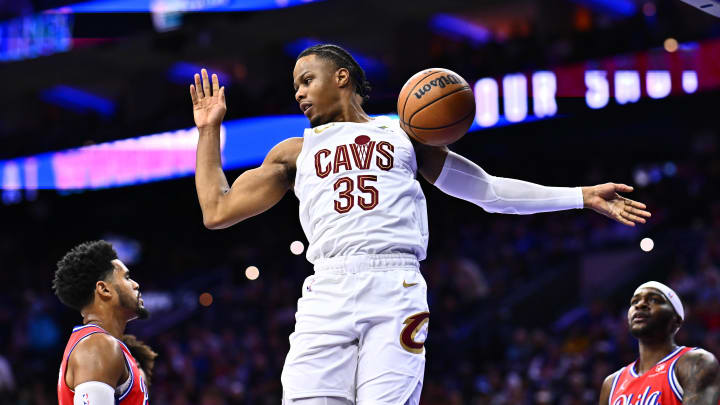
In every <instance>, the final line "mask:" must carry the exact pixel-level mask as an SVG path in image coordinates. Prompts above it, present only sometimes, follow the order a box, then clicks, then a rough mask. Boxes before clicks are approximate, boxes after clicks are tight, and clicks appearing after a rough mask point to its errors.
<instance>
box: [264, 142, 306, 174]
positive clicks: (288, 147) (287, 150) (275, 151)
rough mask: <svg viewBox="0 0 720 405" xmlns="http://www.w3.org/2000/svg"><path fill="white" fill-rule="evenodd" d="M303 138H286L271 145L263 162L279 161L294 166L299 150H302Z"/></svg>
mask: <svg viewBox="0 0 720 405" xmlns="http://www.w3.org/2000/svg"><path fill="white" fill-rule="evenodd" d="M302 145H303V138H300V137H293V138H288V139H286V140H284V141H282V142H280V143H278V144H277V145H275V146H273V148H272V149H270V152H268V154H267V157H266V158H265V162H272V163H281V164H284V165H292V166H293V167H294V166H295V161H296V160H297V157H298V155H300V151H301V150H302Z"/></svg>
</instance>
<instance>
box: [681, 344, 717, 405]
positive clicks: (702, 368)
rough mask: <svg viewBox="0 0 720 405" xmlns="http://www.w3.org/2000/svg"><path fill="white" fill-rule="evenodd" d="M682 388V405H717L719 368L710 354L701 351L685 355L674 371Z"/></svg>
mask: <svg viewBox="0 0 720 405" xmlns="http://www.w3.org/2000/svg"><path fill="white" fill-rule="evenodd" d="M675 372H676V375H677V378H678V382H679V383H680V386H681V387H682V388H683V401H682V403H683V405H717V404H718V399H719V398H720V367H719V366H718V361H717V359H716V358H715V356H713V355H712V354H711V353H710V352H707V351H705V350H702V349H697V350H693V351H691V352H688V353H686V354H685V355H683V356H682V357H680V360H678V362H677V367H676V369H675Z"/></svg>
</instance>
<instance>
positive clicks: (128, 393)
mask: <svg viewBox="0 0 720 405" xmlns="http://www.w3.org/2000/svg"><path fill="white" fill-rule="evenodd" d="M95 333H106V334H108V335H109V333H107V332H106V331H105V329H103V328H101V327H99V326H95V325H85V326H77V327H75V328H73V332H72V334H71V335H70V339H69V340H68V343H67V346H65V353H64V354H63V360H62V363H61V364H60V376H59V378H58V385H57V394H58V404H59V405H73V399H74V398H75V391H73V390H71V389H70V387H68V386H67V384H66V383H65V371H66V370H67V364H68V359H69V358H70V353H72V351H73V349H75V346H77V344H78V343H80V341H82V340H83V339H85V338H86V337H88V336H90V335H92V334H95ZM116 340H117V339H116ZM117 342H118V344H119V345H120V348H121V349H122V351H123V355H124V356H125V364H126V365H127V367H128V372H129V374H130V378H129V380H128V381H127V382H126V383H124V384H122V385H121V387H118V388H119V389H116V392H115V403H116V404H118V405H147V404H148V390H147V388H146V387H145V381H143V379H142V377H141V376H140V372H139V370H138V366H137V363H136V362H135V358H134V357H133V356H132V354H130V350H129V349H128V348H127V346H125V344H124V343H123V342H121V341H119V340H117Z"/></svg>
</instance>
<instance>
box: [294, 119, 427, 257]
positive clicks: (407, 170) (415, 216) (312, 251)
mask: <svg viewBox="0 0 720 405" xmlns="http://www.w3.org/2000/svg"><path fill="white" fill-rule="evenodd" d="M303 138H304V140H303V146H302V151H301V152H300V155H299V156H298V158H297V172H296V177H295V195H296V196H297V197H298V199H299V200H300V223H301V224H302V227H303V230H304V231H305V235H306V237H307V239H308V241H309V243H310V246H309V247H308V250H307V259H308V260H309V261H310V262H312V263H314V262H315V260H317V259H320V258H329V257H337V256H352V255H364V254H384V253H410V254H414V255H415V256H416V257H417V258H418V260H422V259H424V258H425V252H426V250H427V241H428V228H427V208H426V204H425V196H424V195H423V192H422V189H421V188H420V183H418V181H417V180H416V179H415V174H416V172H417V162H416V159H415V150H414V149H413V146H412V143H411V142H410V139H409V138H408V136H407V134H405V132H404V131H403V130H402V129H400V125H399V124H398V123H397V121H395V120H393V119H390V118H389V117H377V118H375V119H373V120H370V121H369V122H364V123H357V122H331V123H329V124H325V125H321V126H318V127H315V128H311V129H306V130H305V133H304V135H303Z"/></svg>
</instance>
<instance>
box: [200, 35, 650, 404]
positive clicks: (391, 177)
mask: <svg viewBox="0 0 720 405" xmlns="http://www.w3.org/2000/svg"><path fill="white" fill-rule="evenodd" d="M201 73H202V76H201V75H195V84H194V85H191V86H190V96H191V98H192V102H193V115H194V119H195V124H196V125H197V127H198V131H199V135H200V136H199V140H198V148H197V162H196V175H195V185H196V189H197V194H198V199H199V201H200V207H201V209H202V214H203V221H204V223H205V226H206V227H208V228H211V229H219V228H226V227H228V226H231V225H233V224H235V223H238V222H240V221H242V220H244V219H246V218H249V217H252V216H254V215H257V214H260V213H261V212H264V211H266V210H268V209H269V208H271V207H272V206H273V205H275V204H276V203H277V202H278V201H280V199H281V198H282V197H283V196H284V195H285V193H286V192H287V191H288V190H291V189H292V190H293V191H294V193H295V195H296V196H297V198H298V200H299V203H300V223H301V225H302V227H303V230H304V231H305V235H306V236H307V239H308V241H309V246H308V249H307V258H308V260H309V261H310V262H312V263H313V265H314V268H315V274H314V275H312V276H310V277H308V278H307V279H306V281H305V285H304V286H303V289H302V297H301V298H300V300H299V301H298V311H297V314H296V324H295V332H293V334H292V335H291V336H290V352H289V353H288V355H287V358H286V361H285V366H284V367H283V372H282V376H281V380H282V385H283V403H285V404H294V405H345V404H358V405H365V404H373V405H380V404H388V405H389V404H395V405H397V404H409V405H417V404H418V403H419V400H420V393H421V388H422V382H423V376H424V368H425V350H424V342H425V338H426V337H427V333H428V324H429V316H430V313H429V310H428V305H427V298H426V295H427V294H426V288H427V285H426V283H425V280H424V278H423V277H422V275H421V274H420V271H419V261H420V260H423V259H424V258H425V252H426V249H427V242H428V229H427V212H426V211H427V210H426V204H425V196H424V195H423V192H422V189H421V187H420V184H419V183H418V181H417V180H416V178H417V173H418V172H419V173H420V174H421V175H422V176H423V177H425V179H426V180H428V181H429V182H430V183H432V184H434V185H435V186H436V187H438V188H439V189H440V190H442V191H443V192H445V193H447V194H449V195H452V196H455V197H458V198H462V199H464V200H466V201H470V202H472V203H474V204H477V205H479V206H480V207H482V208H483V209H485V210H486V211H489V212H503V213H514V214H532V213H536V212H547V211H558V210H566V209H575V208H592V209H593V210H595V211H598V212H600V213H602V214H604V215H606V216H608V217H610V218H613V219H615V220H617V221H619V222H621V223H623V224H626V225H630V226H634V225H635V223H644V222H645V218H646V217H648V216H650V213H649V212H647V211H645V206H644V205H643V204H641V203H638V202H635V201H632V200H629V199H626V198H624V197H621V196H620V195H619V194H618V192H629V191H632V188H631V187H629V186H626V185H621V184H612V183H608V184H603V185H599V186H594V187H583V188H581V187H575V188H570V187H545V186H540V185H537V184H532V183H528V182H524V181H519V180H514V179H506V178H502V177H495V176H491V175H489V174H488V173H486V172H485V171H484V170H482V169H481V168H480V167H479V166H477V165H476V164H474V163H473V162H471V161H469V160H467V159H465V158H463V157H462V156H460V155H458V154H456V153H454V152H452V151H450V150H448V148H446V147H429V146H425V145H421V144H418V143H414V142H413V141H412V140H411V139H410V138H409V137H408V135H407V134H406V133H405V132H404V131H403V130H402V129H401V128H400V126H399V124H398V122H397V120H393V119H391V118H389V117H375V118H372V117H370V116H368V114H366V113H365V111H364V110H363V108H362V104H363V102H364V101H365V100H366V99H367V98H368V92H369V90H370V88H369V85H368V82H367V80H366V79H365V72H364V71H363V69H362V68H361V67H360V66H359V65H358V63H357V62H356V61H355V60H354V59H353V57H352V56H351V55H350V54H349V53H348V52H347V51H345V50H344V49H342V48H340V47H338V46H335V45H318V46H313V47H310V48H308V49H306V50H305V51H303V52H302V53H301V54H300V55H299V56H298V59H297V62H296V64H295V69H294V71H293V82H294V88H295V99H296V101H297V102H298V106H299V107H300V109H301V111H302V112H303V114H305V116H306V117H307V118H308V120H309V121H310V127H311V128H309V129H305V131H304V133H303V134H302V135H303V136H302V137H292V138H288V139H287V140H285V141H283V142H280V143H279V144H277V145H276V146H275V147H273V148H272V150H270V152H269V153H268V154H267V156H266V157H265V160H264V161H263V163H262V164H261V165H260V167H258V168H255V169H252V170H248V171H246V172H244V173H243V174H242V175H240V177H238V178H237V179H236V180H235V182H234V183H233V184H232V187H231V186H230V185H229V184H228V182H227V179H226V177H225V175H224V173H223V171H222V165H221V155H220V126H221V123H222V119H223V117H224V115H225V111H226V106H225V90H224V88H221V87H220V85H219V83H218V79H217V76H216V75H213V76H212V78H210V77H208V74H207V72H206V71H205V70H204V69H203V70H202V72H201ZM253 136H262V134H253Z"/></svg>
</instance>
